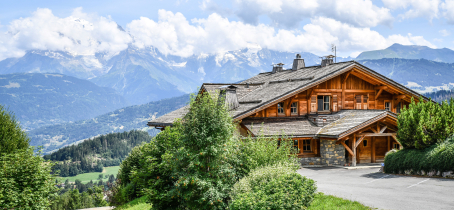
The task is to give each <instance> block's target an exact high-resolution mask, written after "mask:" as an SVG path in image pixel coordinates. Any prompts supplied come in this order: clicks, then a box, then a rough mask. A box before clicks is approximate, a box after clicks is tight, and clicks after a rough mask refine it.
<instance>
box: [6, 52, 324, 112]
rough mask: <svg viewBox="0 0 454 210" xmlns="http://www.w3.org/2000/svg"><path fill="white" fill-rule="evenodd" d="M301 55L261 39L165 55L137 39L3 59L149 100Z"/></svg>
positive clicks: (19, 67) (11, 68) (13, 69)
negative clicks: (107, 47) (111, 47)
mask: <svg viewBox="0 0 454 210" xmlns="http://www.w3.org/2000/svg"><path fill="white" fill-rule="evenodd" d="M300 54H301V56H302V57H303V58H304V59H305V62H306V66H310V65H316V64H318V63H320V58H319V56H317V55H314V54H312V53H305V52H302V53H301V52H300ZM295 55H296V53H295V52H279V51H273V50H268V49H262V48H261V47H260V46H257V45H250V46H249V47H248V48H245V49H241V50H235V51H228V52H222V53H216V54H199V55H193V56H190V57H187V58H184V57H179V56H172V55H165V54H162V53H161V52H159V50H157V49H156V48H154V47H149V48H142V49H139V48H137V47H134V45H130V46H129V47H128V48H127V49H126V50H123V51H121V52H120V53H118V54H117V55H114V56H111V55H109V56H107V55H103V54H95V55H75V54H72V53H68V52H61V51H58V52H53V51H39V50H33V51H29V52H27V53H26V55H25V56H23V57H21V58H8V59H5V60H3V61H0V74H7V73H23V72H26V73H60V74H65V75H69V76H74V77H77V78H80V79H88V80H90V81H92V82H94V83H95V84H97V85H99V86H103V87H110V88H113V89H115V90H116V91H117V92H118V93H119V94H120V95H122V96H123V97H124V98H126V100H128V102H129V103H130V104H143V103H147V102H150V101H155V100H160V99H163V98H169V97H174V96H178V95H182V94H184V93H190V92H194V91H196V89H197V87H199V86H201V85H202V83H204V82H237V81H241V80H244V79H246V78H249V77H252V76H254V75H256V74H258V73H260V72H264V71H270V70H271V65H272V64H275V63H280V62H282V63H285V64H286V66H285V67H287V68H291V65H292V62H293V59H294V57H295Z"/></svg>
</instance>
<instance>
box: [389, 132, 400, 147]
mask: <svg viewBox="0 0 454 210" xmlns="http://www.w3.org/2000/svg"><path fill="white" fill-rule="evenodd" d="M391 137H393V139H394V140H396V142H397V143H398V144H399V145H400V146H402V144H400V142H399V141H397V138H396V135H395V134H394V135H392V136H391Z"/></svg>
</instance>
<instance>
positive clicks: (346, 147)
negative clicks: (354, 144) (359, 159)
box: [340, 141, 354, 156]
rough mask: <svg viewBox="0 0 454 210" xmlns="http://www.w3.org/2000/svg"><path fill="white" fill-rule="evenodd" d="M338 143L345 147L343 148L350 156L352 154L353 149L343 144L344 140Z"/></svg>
mask: <svg viewBox="0 0 454 210" xmlns="http://www.w3.org/2000/svg"><path fill="white" fill-rule="evenodd" d="M340 143H341V144H342V146H344V147H345V149H346V150H347V151H348V153H350V155H352V156H353V155H354V154H353V151H352V150H351V149H350V148H349V147H348V146H347V145H346V144H345V142H343V141H341V142H340Z"/></svg>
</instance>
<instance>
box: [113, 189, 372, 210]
mask: <svg viewBox="0 0 454 210" xmlns="http://www.w3.org/2000/svg"><path fill="white" fill-rule="evenodd" d="M139 209H144V210H149V209H151V205H150V204H148V203H146V197H145V196H143V197H141V198H137V199H135V200H133V201H131V202H129V203H127V204H125V205H123V206H119V207H117V208H115V210H139ZM308 209H309V210H326V209H336V210H343V209H345V210H350V209H353V210H363V209H364V210H369V209H372V208H370V207H367V206H364V205H362V204H361V203H359V202H356V201H349V200H345V199H342V198H338V197H335V196H332V195H325V194H323V193H318V194H317V195H316V196H315V199H314V201H313V202H312V204H311V206H309V208H308Z"/></svg>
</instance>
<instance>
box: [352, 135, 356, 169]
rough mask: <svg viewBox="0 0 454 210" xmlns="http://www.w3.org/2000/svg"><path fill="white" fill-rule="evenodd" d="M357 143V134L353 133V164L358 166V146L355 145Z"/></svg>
mask: <svg viewBox="0 0 454 210" xmlns="http://www.w3.org/2000/svg"><path fill="white" fill-rule="evenodd" d="M355 144H356V134H353V141H352V147H353V155H352V166H356V147H355V146H354V145H355Z"/></svg>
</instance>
